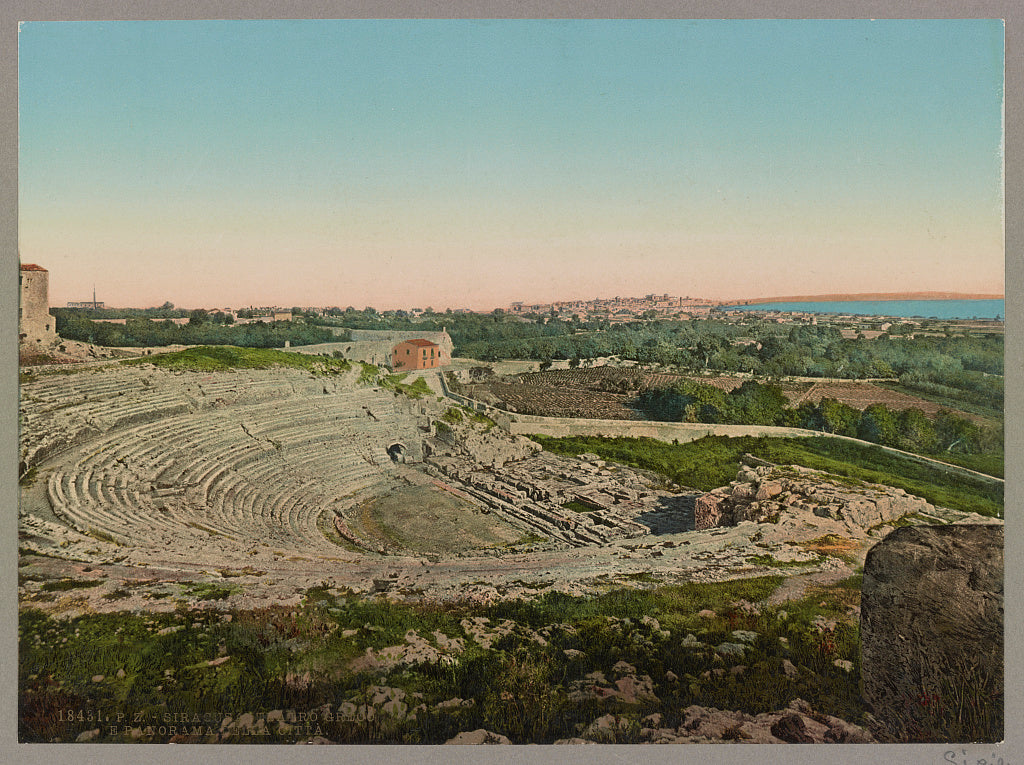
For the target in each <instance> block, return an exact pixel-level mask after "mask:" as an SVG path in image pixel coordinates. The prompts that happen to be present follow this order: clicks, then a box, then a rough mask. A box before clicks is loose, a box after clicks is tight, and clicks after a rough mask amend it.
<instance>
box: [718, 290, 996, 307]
mask: <svg viewBox="0 0 1024 765" xmlns="http://www.w3.org/2000/svg"><path fill="white" fill-rule="evenodd" d="M1004 297H1005V296H1004V295H1003V294H1002V293H999V294H971V293H966V292H858V293H852V294H850V293H847V294H843V293H837V294H833V295H785V296H782V297H762V298H744V299H742V300H725V301H722V303H721V304H720V305H746V304H750V303H824V302H833V301H840V300H1002V299H1004Z"/></svg>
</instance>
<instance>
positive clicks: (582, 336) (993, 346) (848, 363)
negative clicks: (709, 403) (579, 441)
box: [307, 308, 1003, 416]
mask: <svg viewBox="0 0 1024 765" xmlns="http://www.w3.org/2000/svg"><path fill="white" fill-rule="evenodd" d="M307 320H308V321H311V322H312V321H315V322H317V323H323V324H329V325H332V326H339V327H342V326H343V327H350V328H353V329H401V330H416V329H419V330H423V331H437V330H440V329H442V328H445V329H447V331H448V333H449V334H450V335H451V337H452V340H453V342H454V343H455V355H456V356H463V357H467V358H476V359H480V360H482V361H497V360H499V359H534V360H539V361H541V362H547V361H551V360H552V359H563V360H566V359H568V360H569V361H570V366H574V367H575V366H581V365H586V364H587V362H588V360H589V359H594V358H598V357H604V356H618V357H620V358H622V359H629V360H633V361H637V362H639V363H641V364H657V365H662V366H666V367H672V368H676V369H680V370H690V371H701V370H708V371H721V372H747V373H752V374H754V375H758V376H761V377H783V376H806V377H831V378H846V379H864V378H890V379H895V378H899V381H900V383H901V384H902V385H903V386H904V387H906V388H908V389H911V390H913V391H915V392H918V393H921V394H927V395H930V396H936V395H938V396H945V397H946V399H947V400H948V401H949V402H950V406H954V407H955V406H956V404H955V403H954V402H956V401H965V402H968V403H971V404H973V405H975V406H976V407H978V408H979V409H980V410H981V411H980V413H982V414H989V415H992V416H996V415H998V414H999V413H1001V412H1002V409H1003V380H1002V373H1003V337H1002V335H1001V334H999V333H991V334H984V335H979V334H964V333H962V332H961V333H954V332H952V331H950V330H949V329H948V328H947V326H946V325H944V324H943V323H942V322H937V321H925V322H923V324H922V326H920V327H916V328H915V330H921V329H930V330H932V331H933V332H942V333H943V334H933V335H927V336H923V335H918V336H915V337H913V338H911V337H909V336H907V334H906V332H905V330H906V327H901V325H895V326H894V327H892V328H890V330H891V333H888V334H882V335H881V336H880V337H877V338H874V339H872V340H868V339H866V338H864V337H862V336H861V337H858V338H856V339H847V338H844V337H843V336H842V335H841V333H840V330H839V328H837V327H836V326H831V325H829V324H828V323H825V322H823V323H821V324H818V325H811V324H807V325H800V326H791V325H779V324H777V323H775V322H770V321H767V320H765V319H760V318H757V317H749V318H745V319H743V320H741V321H726V320H724V319H717V318H710V319H692V320H667V319H662V320H648V321H639V320H638V321H630V322H625V323H617V324H612V323H611V322H609V321H608V320H607V319H600V318H598V319H592V320H589V321H580V320H578V319H575V318H574V319H570V320H564V319H560V318H557V317H553V316H538V317H531V318H523V317H518V316H509V315H506V314H505V313H504V312H502V311H494V312H492V313H491V314H487V315H481V314H461V313H446V314H436V313H432V312H428V313H426V314H424V315H423V316H422V317H419V318H416V319H414V318H412V317H411V316H409V315H408V314H406V313H405V312H403V311H390V312H385V313H383V314H382V313H378V312H377V311H375V310H373V309H372V308H367V309H365V310H363V311H357V310H355V309H347V310H345V311H341V310H340V309H337V310H335V311H334V313H333V314H332V315H328V316H325V317H318V318H308V319H307ZM864 323H865V324H870V323H871V322H870V321H869V320H865V322H864ZM933 325H934V326H933Z"/></svg>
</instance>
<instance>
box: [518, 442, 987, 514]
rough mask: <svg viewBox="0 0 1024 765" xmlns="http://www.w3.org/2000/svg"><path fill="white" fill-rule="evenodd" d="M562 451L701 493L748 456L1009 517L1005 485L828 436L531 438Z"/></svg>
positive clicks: (733, 475)
mask: <svg viewBox="0 0 1024 765" xmlns="http://www.w3.org/2000/svg"><path fill="white" fill-rule="evenodd" d="M531 438H533V439H534V440H535V441H537V442H538V443H540V444H541V445H542V446H544V448H545V449H547V450H549V451H551V452H554V453H556V454H564V455H570V456H575V455H577V454H582V453H584V452H592V453H594V454H598V455H600V456H601V457H603V458H605V459H609V460H614V461H616V462H621V463H623V464H626V465H632V466H634V467H640V468H643V469H645V470H653V471H655V472H658V473H661V474H663V475H665V476H668V477H669V478H671V479H672V480H673V481H675V482H676V483H679V484H681V485H683V486H691V487H693V488H695V489H699V490H701V491H710V490H711V489H714V488H716V487H718V486H724V485H726V484H728V483H729V482H730V481H732V480H734V479H735V478H736V473H737V471H738V470H739V464H740V459H741V457H742V456H743V454H744V453H749V454H753V455H754V456H756V457H760V458H762V459H765V460H768V461H769V462H774V463H777V464H783V465H804V466H805V467H809V468H814V469H816V470H826V471H828V472H830V473H836V474H837V475H843V476H849V477H850V478H857V479H859V480H862V481H869V482H871V483H880V484H886V485H888V486H895V487H896V488H899V489H904V490H905V491H907V492H909V493H910V494H914V495H916V496H919V497H923V498H924V499H926V500H928V501H929V502H931V503H932V504H934V505H939V506H942V507H948V508H951V509H954V510H965V511H968V512H975V513H979V514H981V515H986V516H990V517H994V518H1002V516H1003V487H1002V485H999V484H995V483H993V482H987V481H984V480H981V479H972V478H967V477H965V476H963V475H959V474H954V473H949V472H947V471H944V470H942V469H941V468H939V467H933V466H929V465H924V464H921V463H919V462H916V461H914V460H910V459H907V458H904V457H900V456H899V455H895V454H892V453H890V452H886V451H884V450H882V449H880V448H878V447H877V446H866V445H862V444H858V443H854V442H851V441H845V440H842V439H836V438H826V437H817V438H816V437H808V438H758V437H752V436H744V437H738V438H730V437H728V436H707V437H705V438H702V439H700V440H698V441H692V442H690V443H686V444H668V443H664V442H662V441H656V440H654V439H650V438H600V437H591V436H577V437H570V438H551V437H548V436H531Z"/></svg>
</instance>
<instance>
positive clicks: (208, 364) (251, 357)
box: [121, 345, 351, 374]
mask: <svg viewBox="0 0 1024 765" xmlns="http://www.w3.org/2000/svg"><path fill="white" fill-rule="evenodd" d="M121 363H122V364H127V365H130V366H137V365H139V364H155V365H156V366H158V367H161V368H163V369H175V370H183V371H188V372H215V371H219V370H224V369H269V368H271V367H288V368H291V369H308V370H309V371H311V372H317V373H325V374H337V373H339V372H345V371H347V370H348V369H350V368H351V365H350V363H349V362H348V361H346V360H345V359H338V358H328V357H325V356H312V355H309V354H304V353H288V352H287V351H278V350H272V349H263V348H237V347H234V346H230V345H218V346H200V347H198V348H186V349H185V350H182V351H173V352H171V353H158V354H154V355H152V356H145V357H143V358H138V359H129V360H127V361H122V362H121Z"/></svg>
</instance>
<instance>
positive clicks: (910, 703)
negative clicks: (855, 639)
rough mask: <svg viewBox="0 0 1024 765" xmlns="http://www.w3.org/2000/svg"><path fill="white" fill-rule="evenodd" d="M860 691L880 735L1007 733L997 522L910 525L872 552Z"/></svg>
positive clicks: (988, 737) (991, 737) (943, 737)
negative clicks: (1003, 705)
mask: <svg viewBox="0 0 1024 765" xmlns="http://www.w3.org/2000/svg"><path fill="white" fill-rule="evenodd" d="M861 673H862V678H863V684H864V698H865V700H866V701H867V702H868V703H869V704H870V705H871V707H872V710H873V716H874V719H875V721H874V724H873V725H872V733H873V734H874V735H875V737H876V738H877V739H879V740H881V741H936V742H965V741H984V742H990V741H999V740H1001V739H1002V737H1003V709H1002V704H1003V527H1002V526H1001V525H951V526H908V527H905V528H901V529H897V530H896V531H894V532H893V533H892V534H890V535H889V536H888V537H887V538H886V539H885V540H883V541H882V542H880V543H879V544H877V545H875V546H874V547H873V548H871V550H870V551H869V552H868V555H867V560H866V561H865V564H864V583H863V587H862V590H861Z"/></svg>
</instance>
